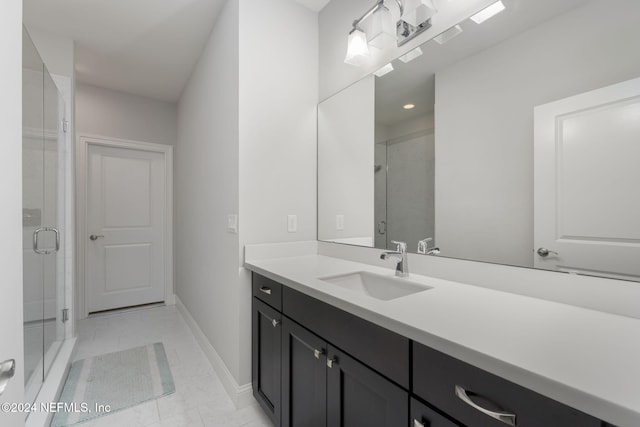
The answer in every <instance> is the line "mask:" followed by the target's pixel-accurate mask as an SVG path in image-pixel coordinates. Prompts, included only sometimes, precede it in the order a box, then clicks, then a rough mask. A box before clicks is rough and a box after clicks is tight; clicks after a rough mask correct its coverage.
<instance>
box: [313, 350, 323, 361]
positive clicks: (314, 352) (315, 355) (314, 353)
mask: <svg viewBox="0 0 640 427" xmlns="http://www.w3.org/2000/svg"><path fill="white" fill-rule="evenodd" d="M313 356H314V357H315V358H316V359H320V356H324V349H322V348H321V349H320V350H318V349H314V350H313Z"/></svg>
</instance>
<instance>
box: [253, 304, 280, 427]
mask: <svg viewBox="0 0 640 427" xmlns="http://www.w3.org/2000/svg"><path fill="white" fill-rule="evenodd" d="M252 317H253V319H252V331H251V332H252V347H253V348H252V352H253V354H252V369H251V380H252V386H253V395H254V396H255V398H256V400H258V402H260V405H261V406H262V408H263V409H264V410H265V412H266V413H267V415H269V417H270V418H271V420H272V421H273V423H274V424H275V425H276V426H279V425H280V410H281V394H280V390H281V362H282V357H281V351H282V327H281V322H282V315H281V314H280V313H278V312H277V311H275V310H274V309H273V308H271V307H269V306H268V305H266V304H265V303H263V302H262V301H260V300H258V299H257V298H253V316H252Z"/></svg>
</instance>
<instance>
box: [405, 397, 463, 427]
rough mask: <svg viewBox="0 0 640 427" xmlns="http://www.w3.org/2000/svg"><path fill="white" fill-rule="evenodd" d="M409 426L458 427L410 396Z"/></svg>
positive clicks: (458, 426)
mask: <svg viewBox="0 0 640 427" xmlns="http://www.w3.org/2000/svg"><path fill="white" fill-rule="evenodd" d="M409 420H410V421H409V426H411V427H460V424H456V423H454V422H453V421H451V420H449V419H447V418H445V417H443V416H442V415H440V414H439V413H437V412H436V411H434V410H433V409H431V408H429V407H428V406H427V405H425V404H424V403H422V402H420V401H418V400H417V399H415V398H413V397H412V398H411V414H410V418H409Z"/></svg>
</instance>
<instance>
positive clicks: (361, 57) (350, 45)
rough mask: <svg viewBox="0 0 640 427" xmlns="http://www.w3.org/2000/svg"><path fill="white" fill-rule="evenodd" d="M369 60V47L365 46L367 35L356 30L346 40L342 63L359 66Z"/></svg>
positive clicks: (358, 29)
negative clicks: (344, 55) (345, 52)
mask: <svg viewBox="0 0 640 427" xmlns="http://www.w3.org/2000/svg"><path fill="white" fill-rule="evenodd" d="M368 58H369V46H367V35H366V34H365V32H364V31H362V30H361V29H360V28H356V29H355V30H353V31H352V32H351V34H349V38H348V39H347V56H346V57H345V58H344V62H345V63H347V64H350V65H355V66H359V65H362V64H363V63H364V61H365V60H366V59H368Z"/></svg>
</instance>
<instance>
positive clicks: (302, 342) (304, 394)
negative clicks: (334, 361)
mask: <svg viewBox="0 0 640 427" xmlns="http://www.w3.org/2000/svg"><path fill="white" fill-rule="evenodd" d="M282 334H283V342H282V371H283V372H282V426H283V427H326V426H327V418H326V410H327V379H326V376H327V365H326V362H327V359H326V357H325V355H326V348H327V344H326V343H325V342H324V341H323V340H322V339H320V338H319V337H317V336H316V335H314V334H312V333H311V332H309V331H308V330H306V329H305V328H303V327H302V326H300V325H298V324H297V323H295V322H293V321H292V320H289V319H288V318H287V317H284V319H283V328H282Z"/></svg>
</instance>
